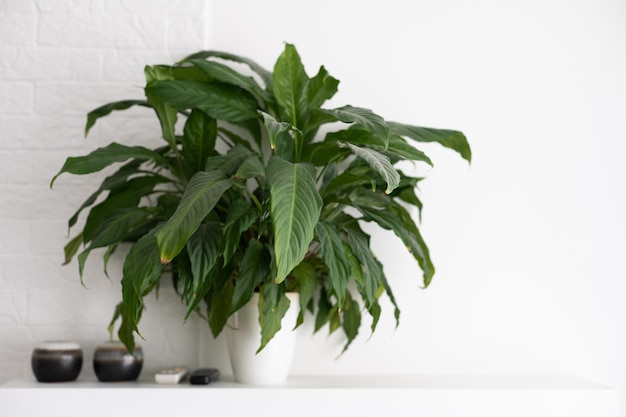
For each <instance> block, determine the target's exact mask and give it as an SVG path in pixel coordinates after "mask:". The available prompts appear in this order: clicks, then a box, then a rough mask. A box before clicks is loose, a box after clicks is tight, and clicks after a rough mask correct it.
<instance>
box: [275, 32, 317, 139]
mask: <svg viewBox="0 0 626 417" xmlns="http://www.w3.org/2000/svg"><path fill="white" fill-rule="evenodd" d="M273 82H274V85H273V89H274V90H273V91H274V95H275V96H276V101H277V103H278V105H279V107H280V109H281V110H282V111H281V113H282V115H283V119H284V120H286V121H288V122H289V123H291V125H292V126H295V127H297V128H299V127H300V124H302V126H304V124H305V123H306V119H307V117H308V111H309V104H308V102H307V91H306V90H307V84H308V82H309V77H308V76H307V75H306V72H305V70H304V65H302V61H301V60H300V55H298V51H296V48H295V47H294V46H293V45H291V44H286V45H285V49H284V51H283V53H282V54H281V55H280V56H279V57H278V60H276V64H275V65H274V73H273Z"/></svg>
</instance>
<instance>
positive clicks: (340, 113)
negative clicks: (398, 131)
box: [321, 106, 389, 149]
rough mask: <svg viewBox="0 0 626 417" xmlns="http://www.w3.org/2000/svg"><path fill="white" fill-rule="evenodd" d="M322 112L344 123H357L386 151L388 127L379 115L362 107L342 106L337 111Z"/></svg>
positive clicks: (324, 110) (323, 110) (325, 110)
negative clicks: (378, 141) (369, 132)
mask: <svg viewBox="0 0 626 417" xmlns="http://www.w3.org/2000/svg"><path fill="white" fill-rule="evenodd" d="M321 111H322V112H324V113H326V114H328V115H330V116H333V117H335V118H336V119H337V120H338V121H341V122H344V123H357V124H359V125H360V126H362V127H364V128H365V129H367V130H370V131H371V132H373V133H374V134H376V135H377V136H378V137H379V138H380V144H381V145H382V146H383V147H384V148H385V149H386V148H387V145H388V144H389V126H387V123H386V122H385V120H384V119H383V118H382V117H380V116H379V115H377V114H375V113H373V112H372V111H371V110H370V109H364V108H362V107H353V106H343V107H340V108H338V109H332V110H327V109H321Z"/></svg>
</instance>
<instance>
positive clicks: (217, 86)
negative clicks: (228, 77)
mask: <svg viewBox="0 0 626 417" xmlns="http://www.w3.org/2000/svg"><path fill="white" fill-rule="evenodd" d="M146 95H147V96H148V97H154V98H157V99H159V100H162V101H163V102H164V103H166V104H168V105H169V106H171V107H173V108H176V109H179V110H182V109H192V108H197V109H200V110H202V111H204V112H206V113H207V114H208V115H209V116H211V117H213V118H215V119H218V120H225V121H229V122H242V121H244V120H248V119H252V118H255V117H256V116H257V113H256V108H257V104H256V101H255V100H254V98H253V97H251V96H250V95H249V94H248V93H247V92H245V91H243V90H241V89H240V88H237V87H233V86H232V85H228V84H222V83H218V82H212V83H203V82H200V81H195V80H182V81H178V80H164V81H155V82H153V83H151V84H150V85H148V86H147V87H146Z"/></svg>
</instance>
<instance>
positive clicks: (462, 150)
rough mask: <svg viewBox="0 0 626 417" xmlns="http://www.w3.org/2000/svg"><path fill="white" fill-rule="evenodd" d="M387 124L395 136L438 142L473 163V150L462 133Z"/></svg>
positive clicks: (393, 123) (394, 123) (400, 124)
mask: <svg viewBox="0 0 626 417" xmlns="http://www.w3.org/2000/svg"><path fill="white" fill-rule="evenodd" d="M387 124H388V125H389V129H390V131H391V133H392V134H394V135H400V136H406V137H409V138H411V139H413V140H416V141H418V142H437V143H439V144H441V145H442V146H445V147H446V148H450V149H452V150H454V151H456V152H458V153H459V155H461V157H462V158H463V159H465V160H466V161H467V162H471V161H472V150H471V149H470V146H469V143H468V142H467V138H466V137H465V135H464V134H463V133H461V132H457V131H455V130H444V129H432V128H429V127H419V126H411V125H405V124H402V123H396V122H388V123H387Z"/></svg>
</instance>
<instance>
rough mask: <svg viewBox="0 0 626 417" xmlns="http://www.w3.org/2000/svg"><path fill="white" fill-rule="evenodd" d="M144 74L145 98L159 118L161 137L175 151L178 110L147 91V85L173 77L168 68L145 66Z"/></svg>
mask: <svg viewBox="0 0 626 417" xmlns="http://www.w3.org/2000/svg"><path fill="white" fill-rule="evenodd" d="M144 75H145V77H146V87H145V88H144V94H145V95H146V99H147V100H148V103H150V105H151V106H152V107H153V108H154V112H155V113H156V115H157V118H158V119H159V123H160V124H161V132H162V134H163V139H165V141H166V142H167V144H168V145H169V147H170V149H172V150H173V151H174V152H176V151H177V147H176V120H177V118H178V110H177V109H175V108H174V107H172V106H170V105H169V104H167V103H166V102H165V101H164V100H163V99H162V98H160V97H157V96H155V95H153V94H151V93H150V92H149V91H148V87H150V86H151V85H153V84H154V83H156V82H161V81H167V80H172V79H173V76H172V74H171V72H170V68H169V67H167V68H164V67H159V66H154V67H150V66H146V67H145V68H144Z"/></svg>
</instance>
